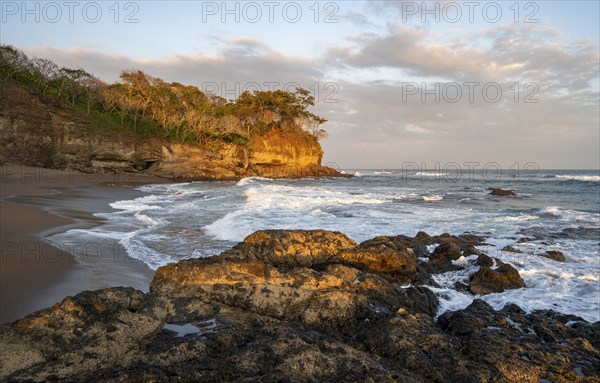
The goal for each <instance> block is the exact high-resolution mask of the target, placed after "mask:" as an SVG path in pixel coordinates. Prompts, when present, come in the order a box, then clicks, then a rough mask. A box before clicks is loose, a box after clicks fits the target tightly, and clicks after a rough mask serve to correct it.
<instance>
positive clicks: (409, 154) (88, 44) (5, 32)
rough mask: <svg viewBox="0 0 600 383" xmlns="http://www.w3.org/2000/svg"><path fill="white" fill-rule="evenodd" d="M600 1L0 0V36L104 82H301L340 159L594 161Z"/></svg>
mask: <svg viewBox="0 0 600 383" xmlns="http://www.w3.org/2000/svg"><path fill="white" fill-rule="evenodd" d="M598 4H599V3H598V2H597V1H533V2H532V1H529V2H527V1H524V2H514V1H509V2H508V1H507V2H503V1H497V2H489V1H471V2H452V1H428V2H425V3H423V2H421V1H418V2H411V1H369V2H366V1H365V2H361V1H329V2H327V1H323V2H316V1H297V2H293V1H255V2H247V1H240V2H236V1H228V2H222V1H217V2H211V1H170V2H161V1H134V2H127V1H116V2H115V1H108V2H103V1H96V2H91V1H72V2H63V1H57V2H22V1H4V0H3V1H1V2H0V12H1V15H0V17H1V20H0V22H1V24H0V27H1V30H0V32H1V33H0V40H1V42H2V44H10V45H14V46H16V47H18V48H20V49H22V50H24V51H25V52H26V53H27V54H28V55H29V56H37V57H43V58H49V59H52V60H54V61H55V62H56V63H57V64H59V65H61V66H68V67H82V68H84V69H86V70H87V71H88V72H91V73H94V74H95V75H96V76H98V77H100V78H101V79H103V80H105V81H109V82H114V81H118V76H119V73H120V71H121V70H123V69H134V68H135V69H142V70H144V71H146V72H148V73H150V74H152V75H154V76H158V77H161V78H163V79H164V80H166V81H177V82H181V83H184V84H193V85H196V86H198V87H200V88H201V89H203V90H206V91H212V92H214V93H217V94H219V95H221V96H223V97H226V98H228V99H231V98H235V97H236V95H237V94H239V93H240V92H241V91H243V90H253V89H262V90H269V89H288V88H292V87H294V86H296V85H300V86H302V87H304V88H307V89H309V90H311V91H312V92H313V94H314V96H315V98H316V105H315V108H314V111H315V112H316V113H317V114H319V115H322V116H323V117H325V118H327V119H328V122H327V123H326V125H325V128H326V129H327V130H328V132H329V134H330V137H329V139H327V140H325V141H323V142H322V145H323V147H324V149H325V152H326V156H325V158H324V162H326V163H335V164H336V165H337V166H339V167H340V168H343V169H352V168H382V169H383V168H401V167H402V166H403V164H404V165H406V164H409V163H418V164H424V165H425V167H427V168H434V167H435V164H436V163H440V164H441V165H442V166H443V165H444V164H449V163H457V164H459V165H462V166H464V165H463V164H465V163H467V162H469V163H479V164H480V165H475V166H484V165H485V164H487V163H491V162H495V163H497V164H499V165H500V166H501V167H502V168H509V167H513V168H514V167H515V163H518V164H519V165H520V166H524V165H525V164H526V163H529V162H534V163H536V164H538V166H539V167H540V168H594V169H598V168H599V167H600V163H599V162H600V127H599V124H600V122H599V118H600V117H599V114H600V111H599V108H600V107H599V94H600V93H599V87H600V85H599V82H600V80H599V66H600V64H599V61H600V59H599V42H598V36H599V35H600V31H599V23H598V15H599V14H600V10H599V5H598ZM469 166H473V165H469Z"/></svg>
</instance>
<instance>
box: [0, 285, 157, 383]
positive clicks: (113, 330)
mask: <svg viewBox="0 0 600 383" xmlns="http://www.w3.org/2000/svg"><path fill="white" fill-rule="evenodd" d="M166 317H167V313H166V311H165V310H164V309H163V308H161V307H160V306H156V305H152V304H149V303H148V302H145V295H144V293H142V292H141V291H137V290H134V289H133V288H124V287H115V288H109V289H104V290H98V291H84V292H82V293H79V294H77V295H75V296H74V297H67V298H65V299H64V300H63V301H62V302H60V303H57V304H56V305H54V306H52V307H50V308H47V309H44V310H40V311H38V312H36V313H34V314H31V315H28V316H26V317H25V318H23V319H21V320H20V321H18V322H15V323H13V324H10V325H6V326H2V328H1V336H0V338H1V339H2V340H1V342H2V347H0V361H1V362H0V363H1V364H0V378H1V379H5V378H7V377H8V376H11V374H12V376H11V377H12V378H13V379H17V380H26V379H32V380H45V379H47V378H49V377H53V379H56V378H58V379H63V378H65V377H69V376H70V377H73V376H77V375H78V374H90V373H92V372H94V371H95V370H97V369H99V368H107V367H109V366H112V365H119V364H121V363H128V361H130V360H131V355H130V353H131V351H132V350H135V349H137V347H138V344H139V342H141V341H143V340H144V339H147V338H149V337H151V336H152V335H154V334H156V333H158V332H159V331H160V329H161V328H162V326H163V324H164V323H165V319H166ZM40 364H41V365H42V366H43V368H41V367H40Z"/></svg>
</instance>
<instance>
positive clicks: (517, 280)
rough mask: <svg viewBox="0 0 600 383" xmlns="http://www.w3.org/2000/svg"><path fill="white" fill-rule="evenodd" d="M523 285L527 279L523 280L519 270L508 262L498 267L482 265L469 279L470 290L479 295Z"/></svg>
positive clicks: (517, 287)
mask: <svg viewBox="0 0 600 383" xmlns="http://www.w3.org/2000/svg"><path fill="white" fill-rule="evenodd" d="M521 287H525V281H523V278H521V276H520V275H519V272H518V271H517V270H516V269H515V268H514V267H512V266H511V265H509V264H507V263H504V264H502V265H501V266H499V267H498V268H496V269H491V268H490V267H486V266H482V267H481V268H480V269H479V271H477V272H476V273H475V274H473V275H471V278H470V279H469V290H471V292H472V293H473V294H479V295H485V294H491V293H501V292H503V291H505V290H510V289H519V288H521Z"/></svg>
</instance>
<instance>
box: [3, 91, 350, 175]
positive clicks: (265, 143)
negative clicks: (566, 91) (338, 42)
mask: <svg viewBox="0 0 600 383" xmlns="http://www.w3.org/2000/svg"><path fill="white" fill-rule="evenodd" d="M0 91H1V92H2V93H3V94H2V97H0V163H12V164H22V165H27V166H40V167H46V168H58V169H74V170H78V171H81V172H85V173H108V174H111V173H142V174H149V175H153V176H159V177H164V178H168V179H173V180H238V179H241V178H244V177H250V176H263V177H270V178H299V177H327V176H340V175H341V174H340V173H339V172H338V171H336V170H335V169H333V168H332V167H329V166H322V165H321V159H322V157H323V149H322V148H321V145H320V144H319V142H318V140H317V139H316V138H315V137H314V136H312V135H310V134H308V133H306V132H303V131H301V130H280V129H273V130H270V131H268V132H265V133H264V134H260V135H257V136H255V137H253V138H252V140H251V141H250V142H249V143H248V144H247V145H236V144H233V143H229V144H228V143H221V144H219V145H213V146H212V147H203V146H199V145H191V144H187V143H178V142H174V141H169V140H167V139H164V138H161V137H158V136H148V137H140V136H139V135H136V134H134V133H132V132H129V131H126V130H119V131H114V130H108V129H98V128H97V127H96V126H95V125H94V124H93V123H92V122H91V120H90V118H89V117H87V116H85V114H81V113H76V112H75V111H73V110H70V109H68V108H66V107H65V106H62V105H59V104H56V103H49V102H47V101H43V100H41V99H40V97H39V96H37V95H35V94H32V93H30V92H28V91H26V90H24V89H22V88H21V87H19V86H18V85H16V84H11V83H5V84H3V86H2V89H0Z"/></svg>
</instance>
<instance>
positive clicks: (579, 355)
mask: <svg viewBox="0 0 600 383" xmlns="http://www.w3.org/2000/svg"><path fill="white" fill-rule="evenodd" d="M575 320H581V318H577V317H575V316H572V315H563V314H558V313H555V312H552V311H534V312H533V313H531V314H525V312H524V311H523V310H521V309H520V308H519V307H518V306H516V305H514V304H508V305H506V306H505V307H504V308H503V309H502V310H500V311H495V310H494V309H493V308H492V307H491V306H490V305H489V304H487V303H486V302H484V301H482V300H479V299H476V300H474V301H473V303H472V304H471V305H470V306H469V307H467V308H466V309H464V310H458V311H455V312H447V313H445V314H443V315H442V316H440V318H439V320H438V325H439V326H440V328H441V329H442V330H443V331H444V332H445V333H446V334H448V335H451V336H455V337H457V339H458V344H456V347H458V348H460V350H461V352H462V354H463V355H464V356H465V357H466V358H467V359H470V360H477V361H478V362H477V363H475V364H474V365H469V367H470V368H472V369H473V370H475V371H474V372H473V373H474V374H481V375H480V376H481V377H482V378H486V377H487V379H489V381H497V382H532V383H533V382H536V383H537V382H543V381H552V382H564V383H566V382H595V381H597V376H598V373H599V372H600V352H599V350H598V348H597V346H594V345H592V344H591V343H590V341H588V339H586V338H587V334H589V332H590V331H595V329H597V328H598V326H597V325H590V324H584V325H583V326H582V328H575V327H574V326H572V327H568V326H566V324H567V322H569V321H575ZM597 323H600V322H597ZM482 366H485V367H484V370H483V371H482V370H481V369H480V368H481V367H482ZM479 371H481V372H479ZM487 379H482V380H481V381H486V380H487Z"/></svg>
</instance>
